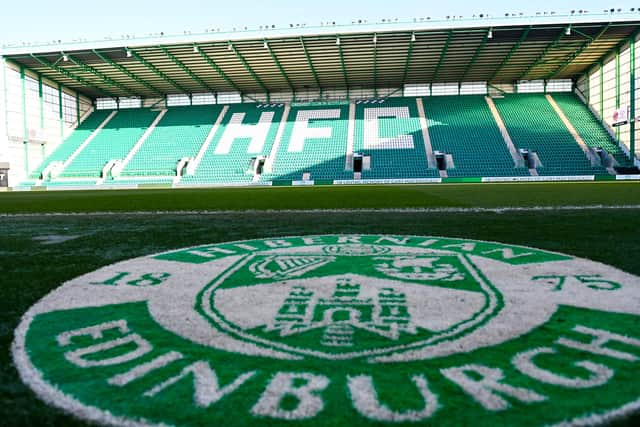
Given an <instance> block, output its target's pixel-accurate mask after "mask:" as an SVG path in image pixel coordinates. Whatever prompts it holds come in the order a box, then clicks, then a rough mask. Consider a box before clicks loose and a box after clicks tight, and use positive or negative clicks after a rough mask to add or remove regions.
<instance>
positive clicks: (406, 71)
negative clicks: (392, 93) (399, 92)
mask: <svg viewBox="0 0 640 427" xmlns="http://www.w3.org/2000/svg"><path fill="white" fill-rule="evenodd" d="M415 42H416V34H415V33H411V38H410V39H409V49H408V50H407V59H406V60H405V62H404V71H403V73H402V87H403V88H404V85H405V84H406V82H407V76H408V75H409V66H411V57H412V56H413V45H414V44H415Z"/></svg>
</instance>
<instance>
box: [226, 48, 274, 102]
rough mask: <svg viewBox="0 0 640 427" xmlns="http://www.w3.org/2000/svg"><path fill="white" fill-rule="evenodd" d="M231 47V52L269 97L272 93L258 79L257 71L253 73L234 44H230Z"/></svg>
mask: <svg viewBox="0 0 640 427" xmlns="http://www.w3.org/2000/svg"><path fill="white" fill-rule="evenodd" d="M229 46H231V51H232V52H233V53H234V54H235V55H236V58H238V60H239V61H240V62H241V63H242V66H243V67H244V69H245V70H247V72H248V73H249V74H251V77H253V80H255V81H256V83H258V86H260V88H261V89H262V90H263V91H264V92H265V93H266V94H267V96H268V94H269V92H270V91H269V88H267V86H266V85H265V84H264V83H263V82H262V80H260V77H258V74H256V72H255V71H253V68H251V65H249V63H248V62H247V60H246V59H245V58H244V56H242V54H241V53H240V52H238V49H236V47H235V46H234V45H233V44H232V43H229Z"/></svg>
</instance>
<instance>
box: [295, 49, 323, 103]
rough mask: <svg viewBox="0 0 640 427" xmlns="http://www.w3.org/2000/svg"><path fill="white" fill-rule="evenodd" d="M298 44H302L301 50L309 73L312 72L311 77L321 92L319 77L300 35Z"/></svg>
mask: <svg viewBox="0 0 640 427" xmlns="http://www.w3.org/2000/svg"><path fill="white" fill-rule="evenodd" d="M300 44H301V45H302V51H303V52H304V56H305V57H306V58H307V64H309V68H310V69H311V74H313V79H314V80H315V82H316V86H318V89H319V90H320V92H322V85H321V84H320V79H319V78H318V73H317V72H316V68H315V67H314V66H313V62H312V61H311V55H310V54H309V51H308V50H307V46H306V45H305V44H304V38H302V37H300Z"/></svg>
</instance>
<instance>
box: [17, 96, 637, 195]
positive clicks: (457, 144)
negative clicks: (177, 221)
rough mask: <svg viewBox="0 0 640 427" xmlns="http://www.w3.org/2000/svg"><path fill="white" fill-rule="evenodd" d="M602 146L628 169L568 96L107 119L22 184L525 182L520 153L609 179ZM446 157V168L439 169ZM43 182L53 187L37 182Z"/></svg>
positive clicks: (546, 172) (233, 109) (103, 113)
mask: <svg viewBox="0 0 640 427" xmlns="http://www.w3.org/2000/svg"><path fill="white" fill-rule="evenodd" d="M532 112H535V114H532ZM509 140H511V141H512V143H511V144H510V143H509ZM595 149H602V150H605V151H606V152H607V153H609V154H610V156H611V158H613V159H615V163H616V164H617V165H622V166H624V165H628V164H629V162H628V160H627V159H626V156H625V155H624V153H623V152H622V150H621V149H620V148H619V147H618V146H617V145H616V143H615V141H613V139H612V138H611V136H610V135H609V134H608V132H607V131H606V130H605V129H604V128H603V127H602V125H601V124H600V123H599V122H598V120H597V119H596V118H595V117H594V116H593V114H592V113H591V112H590V111H589V109H588V108H587V107H586V106H585V105H584V104H582V103H581V101H580V100H579V99H578V98H577V97H575V96H574V95H573V94H554V95H553V96H552V97H551V98H545V95H543V94H514V95H505V97H504V98H495V99H485V98H484V97H483V96H475V95H473V96H472V95H469V96H450V97H429V98H387V99H382V100H381V99H377V100H361V101H355V102H354V101H352V102H347V101H342V102H340V101H335V102H323V103H317V104H294V105H288V104H233V105H206V106H190V107H169V108H167V109H166V110H162V111H158V110H156V111H152V110H149V109H125V110H117V111H115V110H100V111H95V112H94V113H92V114H91V115H89V116H88V118H87V119H86V120H85V121H84V122H83V123H81V124H80V125H79V126H78V128H77V129H76V130H75V132H73V134H72V135H71V136H70V137H69V138H67V139H66V140H65V141H64V142H63V143H62V144H61V145H60V146H59V147H58V148H57V149H56V150H55V151H54V152H53V153H52V154H51V155H50V156H49V157H48V158H47V159H45V161H44V162H42V164H41V165H39V166H38V167H37V168H36V169H35V170H34V171H33V172H32V173H31V174H30V175H29V177H28V179H27V180H26V181H25V183H24V185H25V186H30V185H34V184H36V185H37V184H42V185H46V186H48V187H51V188H64V187H82V186H86V187H91V186H95V185H102V186H103V187H111V186H136V185H140V184H148V185H162V186H171V185H184V186H200V185H202V186H207V185H249V184H259V185H263V184H267V185H268V184H270V183H272V182H280V181H284V182H287V181H288V182H291V181H309V182H310V181H315V182H316V183H317V182H320V183H331V182H345V181H348V182H353V181H361V182H379V181H383V182H387V181H390V182H432V181H437V180H439V178H440V177H441V176H449V177H451V178H454V179H457V178H460V179H462V178H465V179H466V178H476V179H477V178H487V179H489V178H500V177H515V178H518V177H525V178H526V177H528V176H529V170H528V169H527V168H526V167H523V163H522V161H521V157H520V151H519V150H529V151H530V152H531V153H534V154H535V155H536V158H537V159H539V161H540V162H541V164H538V165H536V166H538V167H537V168H535V169H533V172H532V174H534V175H536V174H539V175H542V176H593V175H605V174H606V173H607V172H606V169H605V168H604V167H603V166H599V165H597V163H598V159H597V158H596V159H595V160H594V159H593V158H592V159H591V161H590V159H589V157H588V156H589V155H590V154H591V153H593V152H594V150H595ZM436 154H437V155H438V156H439V157H438V158H436ZM443 155H444V156H445V158H446V159H447V160H448V161H449V164H448V165H447V166H448V167H447V169H446V171H439V170H438V166H439V163H441V159H442V158H443V157H442V156H443ZM592 157H593V156H592ZM594 164H595V166H594ZM440 166H442V165H440ZM605 166H606V165H605ZM354 167H355V168H354ZM355 169H357V170H355ZM105 171H106V172H105ZM43 175H46V178H49V177H51V179H50V180H49V179H47V180H45V181H44V182H42V181H40V178H41V177H42V176H43ZM104 175H106V176H104Z"/></svg>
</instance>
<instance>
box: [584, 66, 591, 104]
mask: <svg viewBox="0 0 640 427" xmlns="http://www.w3.org/2000/svg"><path fill="white" fill-rule="evenodd" d="M585 79H586V80H585V81H586V85H585V92H586V93H585V94H584V95H585V97H586V98H587V106H589V105H591V78H590V77H589V72H588V71H587V74H586V77H585Z"/></svg>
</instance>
